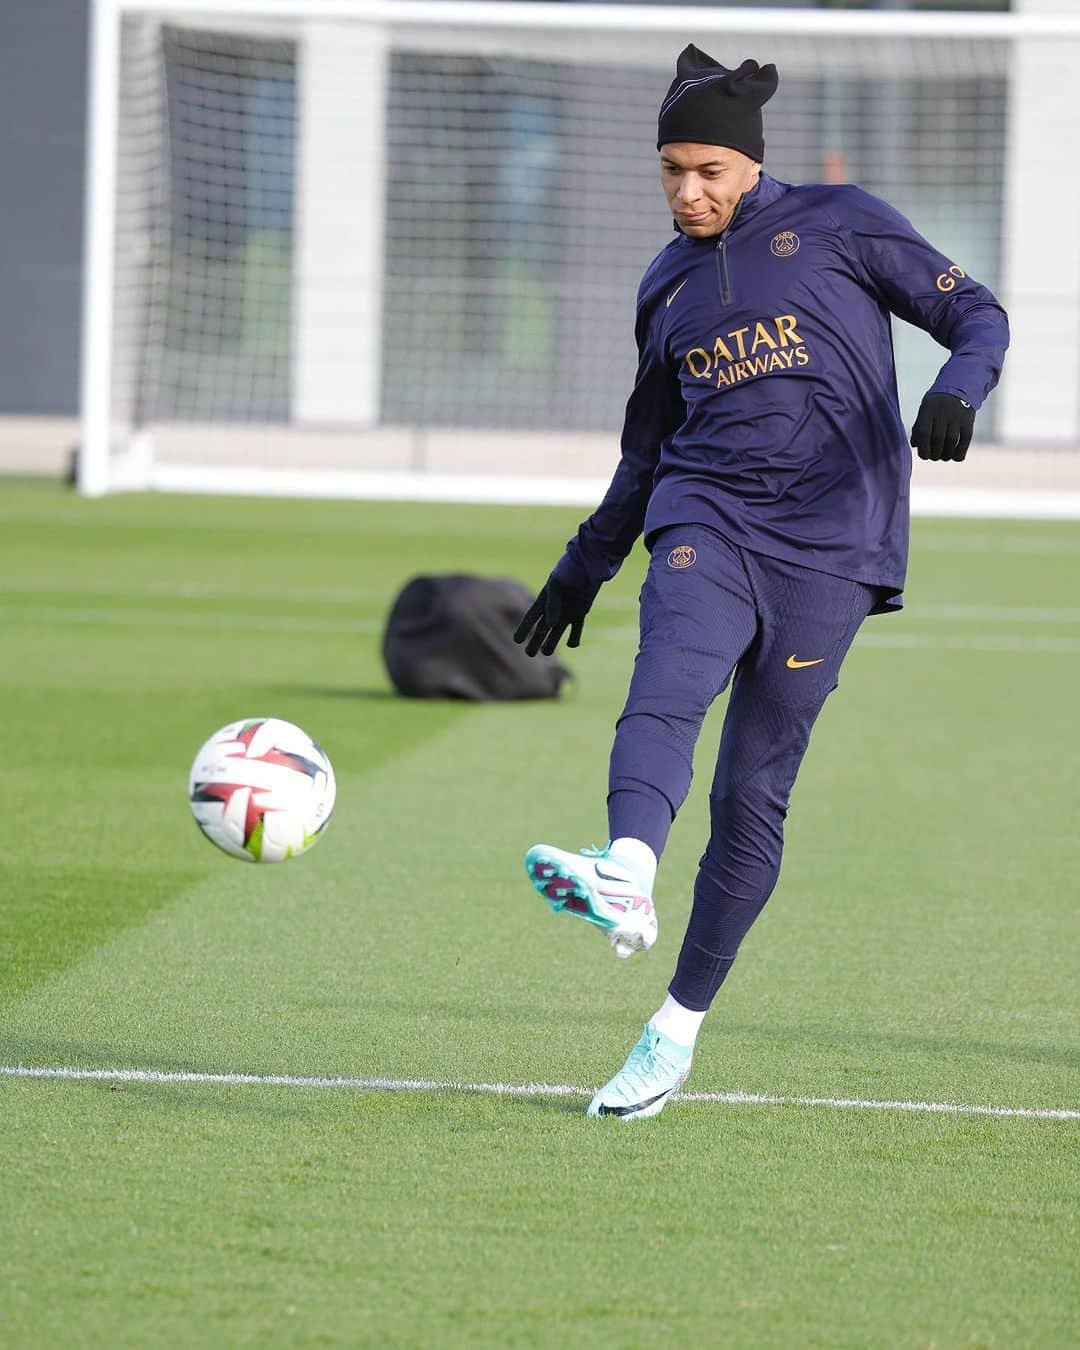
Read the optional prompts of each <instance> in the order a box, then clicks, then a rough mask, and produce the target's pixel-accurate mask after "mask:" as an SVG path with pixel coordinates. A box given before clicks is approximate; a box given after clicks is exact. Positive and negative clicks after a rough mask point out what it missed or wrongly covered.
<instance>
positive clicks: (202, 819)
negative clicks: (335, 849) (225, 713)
mask: <svg viewBox="0 0 1080 1350" xmlns="http://www.w3.org/2000/svg"><path fill="white" fill-rule="evenodd" d="M336 790H337V789H336V785H335V783H334V770H333V768H332V767H331V764H330V760H329V758H328V757H327V754H326V751H325V750H323V749H322V747H321V746H319V745H317V744H316V743H315V742H314V741H313V740H312V739H311V737H310V736H308V735H307V733H306V732H303V731H301V730H300V728H299V727H295V726H293V724H292V723H291V722H283V721H281V719H280V718H277V717H250V718H247V719H246V720H245V721H243V722H230V723H229V725H228V726H225V727H222V728H221V730H220V731H215V732H214V734H213V735H212V736H211V737H210V739H209V740H208V741H207V742H206V744H205V745H204V746H203V747H202V749H201V750H200V751H199V753H198V754H197V755H196V756H195V762H194V764H192V766H191V775H190V778H189V780H188V799H189V801H190V802H191V813H192V815H193V816H194V817H195V821H196V824H197V825H198V827H199V829H200V830H202V832H203V834H205V835H206V837H207V839H209V840H210V842H211V843H213V844H217V846H218V848H220V849H224V850H225V852H226V853H228V854H231V856H232V857H234V858H243V859H245V861H247V862H264V863H265V862H284V861H285V859H286V858H295V857H297V855H298V854H301V853H305V852H306V851H307V850H308V849H309V848H310V847H311V846H312V844H314V843H315V841H316V840H317V839H318V838H319V837H320V835H321V834H322V831H323V830H324V829H325V828H326V823H327V821H328V820H329V819H330V813H331V812H332V811H333V809H334V797H335V794H336Z"/></svg>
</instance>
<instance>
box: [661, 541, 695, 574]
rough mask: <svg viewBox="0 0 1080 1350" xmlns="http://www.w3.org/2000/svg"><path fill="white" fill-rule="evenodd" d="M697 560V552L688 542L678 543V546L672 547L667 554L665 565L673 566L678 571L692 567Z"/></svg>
mask: <svg viewBox="0 0 1080 1350" xmlns="http://www.w3.org/2000/svg"><path fill="white" fill-rule="evenodd" d="M696 562H697V553H696V551H695V550H694V549H692V548H691V547H690V545H689V544H680V545H679V546H678V548H673V549H672V550H671V552H670V553H669V554H668V555H667V565H668V566H669V567H674V568H676V569H677V570H678V571H682V569H683V568H686V567H693V565H694V563H696Z"/></svg>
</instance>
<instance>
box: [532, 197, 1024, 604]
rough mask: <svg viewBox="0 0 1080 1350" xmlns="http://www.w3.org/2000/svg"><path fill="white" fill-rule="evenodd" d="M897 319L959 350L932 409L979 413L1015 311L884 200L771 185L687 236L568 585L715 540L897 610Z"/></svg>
mask: <svg viewBox="0 0 1080 1350" xmlns="http://www.w3.org/2000/svg"><path fill="white" fill-rule="evenodd" d="M890 313H893V314H897V315H899V317H900V318H902V319H906V320H907V321H908V322H909V323H913V324H916V325H917V326H918V327H919V328H923V329H925V330H926V331H927V332H928V333H930V334H931V335H932V336H933V337H934V338H935V339H936V340H937V341H938V342H939V343H941V345H942V346H944V347H947V348H948V349H949V351H950V353H951V355H950V356H949V359H948V360H947V361H946V362H945V364H944V365H943V366H942V368H941V370H940V372H939V374H938V377H937V379H936V380H935V381H934V384H933V386H932V387H931V390H930V391H929V392H931V393H947V394H956V395H958V396H959V397H960V398H962V399H964V400H966V401H967V402H968V403H970V404H971V406H972V407H973V408H978V407H979V406H980V405H981V404H982V402H983V400H984V399H985V398H986V396H987V394H988V393H989V392H990V390H991V389H993V387H994V385H995V384H996V383H997V380H998V376H999V374H1000V372H1001V366H1002V361H1003V359H1004V354H1005V350H1006V348H1007V347H1008V344H1009V329H1008V319H1007V317H1006V314H1005V311H1004V310H1003V309H1002V307H1001V306H1000V305H999V304H998V302H997V300H996V299H995V298H994V296H993V295H992V294H991V293H990V291H988V290H987V289H986V287H985V286H981V285H980V284H979V283H978V282H976V281H974V280H972V278H971V277H969V276H967V274H966V273H965V272H964V270H963V268H961V267H959V266H957V265H956V264H955V263H953V262H951V261H950V260H949V259H948V258H946V257H944V256H943V255H942V254H941V253H939V252H938V251H937V249H935V248H934V247H933V246H932V245H931V244H929V243H928V242H927V241H926V240H925V239H924V238H923V237H922V236H921V235H920V234H919V233H918V232H917V231H916V230H915V229H914V228H913V227H912V225H911V223H910V222H909V221H908V220H907V219H905V217H904V216H902V215H901V214H900V212H899V211H896V210H895V209H894V208H893V207H891V206H889V205H888V203H887V202H884V201H882V200H881V199H880V198H878V197H874V196H872V195H871V194H870V193H868V192H864V191H863V190H862V189H861V188H858V187H855V186H853V185H848V184H845V185H843V186H827V185H824V184H819V183H810V184H805V185H803V186H792V185H791V184H789V183H781V182H778V181H777V180H776V179H774V178H771V177H769V175H768V174H764V173H763V174H762V175H761V178H760V180H759V181H758V183H757V184H756V185H755V187H754V188H753V189H752V190H751V191H750V192H748V193H746V194H745V195H744V196H743V197H742V198H741V199H740V201H739V203H738V205H737V207H736V211H735V215H734V217H733V218H732V220H731V222H730V223H729V224H728V226H727V227H726V228H725V229H724V231H723V232H722V234H720V235H716V236H713V237H711V238H707V239H692V238H690V237H688V236H686V235H683V234H679V235H677V236H676V238H674V239H673V240H672V241H671V243H669V244H668V245H667V247H666V248H664V249H663V250H662V251H661V252H660V253H659V254H658V255H657V257H656V258H654V259H653V261H652V263H651V264H650V265H649V267H648V269H647V270H646V272H645V275H644V277H643V278H642V282H641V286H640V288H639V291H638V299H637V323H636V330H635V331H636V336H637V345H638V358H639V359H638V372H637V379H636V381H635V383H634V389H633V392H632V393H631V395H630V399H629V401H628V403H627V407H626V421H625V426H624V429H623V434H622V457H621V459H620V461H619V464H618V467H617V468H616V470H615V474H614V477H613V478H612V481H611V486H610V487H609V488H608V490H607V493H606V494H605V496H604V499H603V501H602V502H601V503H600V505H599V506H598V507H597V509H596V510H595V511H594V512H593V513H592V515H591V516H590V517H589V518H588V519H587V520H586V521H585V522H584V523H583V524H582V526H581V528H580V529H579V530H578V532H577V535H576V536H575V537H574V538H573V539H571V540H570V542H569V543H568V545H567V548H566V552H565V554H564V555H563V557H562V558H561V559H560V560H559V562H558V564H557V565H556V567H555V576H556V578H557V579H558V580H561V581H563V582H565V583H566V584H568V585H570V586H573V587H575V588H577V589H585V590H589V591H592V592H593V593H595V591H596V590H597V589H598V588H599V586H600V585H601V584H602V583H603V582H604V581H606V580H608V579H609V578H610V577H613V576H614V575H615V573H616V572H617V571H618V569H619V566H620V565H621V563H622V561H623V559H624V558H625V557H626V555H627V554H628V553H629V552H630V550H631V548H632V547H633V545H634V541H635V540H636V539H637V537H638V535H639V534H641V533H642V530H644V532H645V542H646V544H649V543H651V540H652V538H653V536H655V535H656V533H657V532H658V531H660V530H662V529H664V528H666V527H667V526H670V525H686V524H702V525H708V526H711V527H713V528H714V529H716V530H718V531H719V532H720V533H721V534H723V535H724V536H725V537H726V538H728V539H729V540H731V541H732V542H733V543H736V544H739V545H741V546H743V547H745V548H748V549H751V550H753V551H755V552H758V553H763V554H766V555H767V556H770V557H774V558H783V559H785V560H786V561H788V562H793V563H797V564H800V565H801V566H804V567H810V568H814V569H816V570H817V571H821V572H829V573H831V574H833V575H835V576H840V577H846V578H848V579H849V580H852V581H861V582H865V583H868V584H870V585H877V586H881V587H883V588H884V590H883V594H882V598H881V602H880V603H879V604H878V606H877V607H876V609H875V610H874V611H873V612H876V613H881V612H884V611H886V610H889V609H896V608H899V607H900V605H901V603H902V600H901V592H902V590H903V585H904V575H905V572H906V569H907V552H908V515H909V512H908V483H909V479H910V476H911V451H910V449H909V447H908V440H907V435H906V433H905V430H904V426H903V424H902V422H901V420H900V407H899V403H898V401H897V393H896V368H895V364H894V360H893V345H892V331H891V327H890V322H889V315H890Z"/></svg>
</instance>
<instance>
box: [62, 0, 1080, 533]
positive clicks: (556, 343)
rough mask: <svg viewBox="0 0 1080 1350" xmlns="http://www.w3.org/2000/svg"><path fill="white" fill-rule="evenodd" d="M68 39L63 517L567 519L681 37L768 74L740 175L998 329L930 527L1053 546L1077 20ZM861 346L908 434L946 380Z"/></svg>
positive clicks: (379, 3) (400, 15)
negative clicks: (989, 291)
mask: <svg viewBox="0 0 1080 1350" xmlns="http://www.w3.org/2000/svg"><path fill="white" fill-rule="evenodd" d="M91 34H92V36H91V78H90V94H89V100H90V101H89V126H90V134H89V150H88V173H87V189H86V190H87V210H86V245H85V259H86V267H85V276H84V314H83V337H82V395H81V438H80V453H79V458H78V486H79V490H80V491H81V492H82V493H84V494H85V495H88V496H97V495H101V494H102V493H105V492H109V491H116V490H125V489H136V490H145V489H155V490H162V491H193V492H234V493H246V494H261V493H265V494H278V495H282V494H285V495H302V496H314V495H319V496H323V495H325V496H354V497H364V496H367V497H371V496H375V497H404V498H409V497H411V498H416V499H421V500H490V501H537V502H540V501H547V502H556V503H559V502H566V503H571V502H572V503H579V502H580V503H588V502H590V501H594V500H595V499H596V498H597V497H598V495H599V493H600V492H602V491H603V488H604V486H606V482H607V480H608V478H609V476H610V472H611V469H612V468H613V466H614V463H615V460H616V458H617V454H618V434H619V431H620V428H621V421H622V409H623V405H624V403H625V399H626V395H627V393H628V392H629V388H630V384H631V381H632V378H633V369H634V352H633V345H632V329H633V301H634V294H635V290H636V286H637V282H638V279H639V277H640V274H641V272H642V270H643V269H644V267H645V265H646V264H647V263H648V261H649V259H650V258H651V257H652V256H653V255H654V254H655V253H656V252H657V251H658V250H659V249H660V248H661V247H662V246H663V243H664V242H665V240H666V239H667V238H668V232H669V231H670V219H669V217H668V216H667V213H666V211H665V209H664V204H663V200H662V196H661V194H660V191H659V188H658V186H657V184H656V182H655V168H654V165H653V163H652V156H651V154H650V150H651V147H652V142H653V131H654V126H655V114H656V108H657V106H658V102H659V98H660V97H661V96H662V94H663V91H664V89H666V87H667V83H668V81H669V79H670V72H671V69H672V65H673V61H674V56H675V54H676V52H677V51H678V50H679V49H680V48H681V47H682V46H683V45H685V43H686V42H687V41H696V42H698V43H699V44H700V45H702V46H703V47H705V48H706V49H708V50H710V51H712V52H713V53H714V54H717V55H719V56H720V57H721V58H722V59H726V60H728V61H729V62H731V63H735V62H737V61H738V60H741V59H742V58H743V56H745V55H747V54H754V55H755V56H758V57H759V59H762V60H771V61H775V62H776V64H777V65H778V67H779V69H780V73H781V88H780V95H779V96H778V98H777V99H775V100H774V101H773V103H771V104H770V106H769V109H768V113H767V120H766V146H767V149H766V168H767V170H769V171H770V172H772V173H774V174H775V175H776V176H777V177H779V178H781V179H784V180H786V181H792V182H806V181H836V182H839V181H854V182H858V183H859V184H860V185H861V186H863V187H865V188H867V189H868V190H869V191H871V192H875V193H878V194H879V195H881V196H883V197H886V198H887V199H888V200H889V201H891V202H893V204H895V205H896V206H898V207H899V208H900V209H901V210H902V211H904V213H905V214H907V215H908V216H910V217H911V219H912V220H913V221H914V223H915V225H916V226H917V227H918V228H920V229H921V230H922V231H923V232H924V233H925V234H926V235H927V236H928V237H929V238H930V239H931V240H933V241H934V242H935V243H936V244H938V245H939V246H940V247H941V248H942V249H943V250H944V251H946V252H948V253H950V255H951V256H955V257H957V258H958V259H961V260H963V262H964V265H965V266H966V267H967V269H968V270H969V271H970V272H971V273H972V274H973V275H975V276H977V277H979V279H980V280H983V281H985V282H986V283H987V284H988V285H990V286H991V287H992V288H993V289H995V291H997V293H998V294H1000V295H1001V296H1002V299H1003V301H1004V303H1005V304H1006V306H1007V307H1008V308H1009V310H1010V316H1011V319H1012V323H1013V330H1014V352H1013V354H1012V355H1011V356H1010V358H1009V365H1008V367H1007V375H1006V380H1005V382H1004V385H1003V388H1002V389H1001V390H1000V391H998V392H997V393H995V394H994V395H992V396H991V399H990V400H989V401H988V404H987V406H986V408H985V409H984V411H983V413H982V414H981V416H980V420H979V433H980V436H981V437H982V439H983V442H984V443H985V442H996V443H998V444H999V445H1000V446H1001V447H1002V449H1001V450H1000V451H999V452H995V453H997V456H998V461H997V462H998V470H1000V465H1001V464H1002V463H1004V458H1003V457H1004V456H1006V454H1008V455H1009V456H1010V457H1011V458H1010V463H1013V461H1015V466H1014V469H1011V470H1010V471H1009V472H1008V473H1005V474H1004V478H1003V479H1002V474H1001V473H1000V472H998V470H996V472H997V474H998V476H997V479H995V481H994V483H992V484H990V485H989V489H992V490H993V492H994V493H996V496H995V497H994V499H993V500H992V501H990V502H989V505H988V504H987V503H988V499H986V498H984V497H980V496H979V494H978V493H976V494H975V496H974V497H972V496H971V495H970V494H969V495H968V498H967V508H965V507H964V505H963V503H962V502H961V501H960V499H959V498H955V500H954V498H953V497H951V496H950V495H949V494H950V493H951V492H952V488H951V487H950V486H946V488H945V489H944V490H945V494H946V495H945V496H944V497H941V496H940V494H939V496H938V497H937V498H936V499H933V500H932V499H931V498H930V497H928V496H924V497H923V499H922V501H923V504H924V505H925V506H926V507H927V509H952V506H950V503H953V506H955V509H958V510H962V509H970V510H972V511H975V510H978V511H980V512H983V511H985V510H988V509H991V508H997V507H1000V508H1001V509H1006V508H1007V506H1008V503H1007V502H1006V498H1008V497H1009V496H1010V493H1011V497H1012V500H1013V508H1012V509H1015V508H1016V503H1017V502H1018V501H1019V500H1020V497H1022V496H1023V490H1024V489H1025V488H1027V489H1030V494H1031V495H1029V496H1028V498H1027V507H1028V508H1029V509H1030V510H1032V511H1034V512H1036V513H1040V514H1061V513H1064V514H1070V513H1072V512H1075V513H1077V514H1080V472H1078V471H1077V465H1078V464H1080V455H1078V454H1077V453H1076V449H1077V446H1078V444H1080V380H1078V371H1077V351H1078V349H1080V251H1078V250H1077V249H1076V248H1075V247H1073V246H1071V245H1070V246H1069V247H1061V246H1060V244H1061V241H1071V240H1075V239H1076V238H1077V237H1078V231H1080V165H1078V164H1077V162H1076V161H1075V158H1074V156H1073V153H1072V152H1073V147H1072V145H1071V142H1070V139H1069V135H1068V128H1069V125H1070V121H1071V113H1070V116H1069V117H1068V118H1062V117H1061V116H1060V115H1059V114H1060V109H1057V108H1056V106H1055V104H1054V102H1053V100H1054V99H1055V98H1058V97H1060V98H1062V99H1068V97H1069V96H1070V93H1069V91H1071V90H1072V89H1074V88H1075V87H1076V84H1077V82H1078V80H1080V16H1077V17H1072V16H1069V15H1045V16H1042V15H1028V14H1023V13H1020V14H982V15H976V14H958V13H955V12H953V13H932V14H930V13H904V12H897V11H888V12H882V11H873V12H866V11H833V10H828V11H825V10H790V9H785V10H782V11H775V10H763V9H715V8H679V7H674V6H651V5H595V4H546V3H537V4H532V3H520V2H519V0H502V2H500V0H481V2H479V3H478V2H469V3H461V4H458V3H455V4H449V3H442V2H441V0H214V2H213V3H211V0H201V3H200V2H199V0H197V2H196V3H184V0H171V2H168V0H95V3H94V6H93V17H92V26H91ZM1048 63H1049V65H1051V66H1052V67H1053V79H1052V81H1051V84H1052V85H1053V89H1056V90H1058V91H1060V93H1059V94H1055V93H1054V92H1053V90H1048V89H1046V88H1045V87H1044V86H1045V83H1046V74H1045V72H1046V70H1047V69H1048ZM1051 172H1052V173H1053V184H1054V186H1053V191H1052V201H1053V207H1054V209H1053V211H1052V212H1050V211H1049V210H1048V206H1049V202H1050V195H1048V192H1047V185H1046V184H1047V175H1048V174H1049V173H1051ZM1055 241H1058V242H1057V245H1055ZM1050 260H1052V266H1051V265H1049V264H1050ZM894 333H895V342H896V350H897V362H898V372H899V381H900V392H901V401H902V404H903V405H904V411H905V415H907V416H908V417H909V420H910V416H911V415H913V413H914V408H915V406H917V400H918V395H919V394H920V393H921V391H922V390H923V389H925V388H926V387H928V385H929V383H930V381H931V380H932V378H933V375H934V373H935V371H936V369H937V368H938V366H939V365H940V364H941V361H942V360H943V359H944V358H943V353H942V351H941V348H939V347H937V346H936V345H935V344H934V343H933V341H932V340H931V339H929V338H928V337H927V336H926V335H925V334H922V333H919V332H917V331H916V330H914V329H911V328H910V327H908V326H907V325H904V324H901V323H899V322H897V323H895V324H894ZM1040 335H1041V336H1040ZM1070 452H1071V453H1070ZM935 467H938V466H935ZM964 467H965V469H969V468H971V467H972V466H971V465H967V466H964ZM999 480H1002V481H1004V482H1005V483H1006V486H1005V487H1002V486H1001V482H1000V481H999ZM1009 483H1012V484H1013V485H1014V487H1013V488H1010V487H1009V486H1008V484H1009ZM1014 488H1018V489H1019V490H1020V497H1018V496H1017V492H1016V491H1015V490H1014ZM989 489H988V490H989ZM1036 489H1038V494H1041V495H1038V494H1036ZM918 492H919V489H918V487H917V488H916V495H915V497H914V499H913V500H914V501H915V504H916V506H918V505H919V501H920V498H919V495H918Z"/></svg>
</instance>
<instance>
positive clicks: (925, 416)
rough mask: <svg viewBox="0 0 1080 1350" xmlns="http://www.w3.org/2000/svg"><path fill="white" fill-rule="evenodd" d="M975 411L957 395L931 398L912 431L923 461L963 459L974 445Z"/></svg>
mask: <svg viewBox="0 0 1080 1350" xmlns="http://www.w3.org/2000/svg"><path fill="white" fill-rule="evenodd" d="M974 427H975V409H974V408H973V407H972V406H971V404H970V403H965V402H964V400H963V399H962V398H957V396H956V395H955V394H927V395H926V396H925V398H924V399H923V401H922V403H921V404H920V405H919V415H918V417H916V418H915V425H914V426H913V427H912V428H911V444H912V448H913V449H915V450H917V451H918V452H919V458H920V459H963V458H964V456H965V455H966V454H967V451H968V446H969V445H970V444H971V433H972V431H973V430H974Z"/></svg>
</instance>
